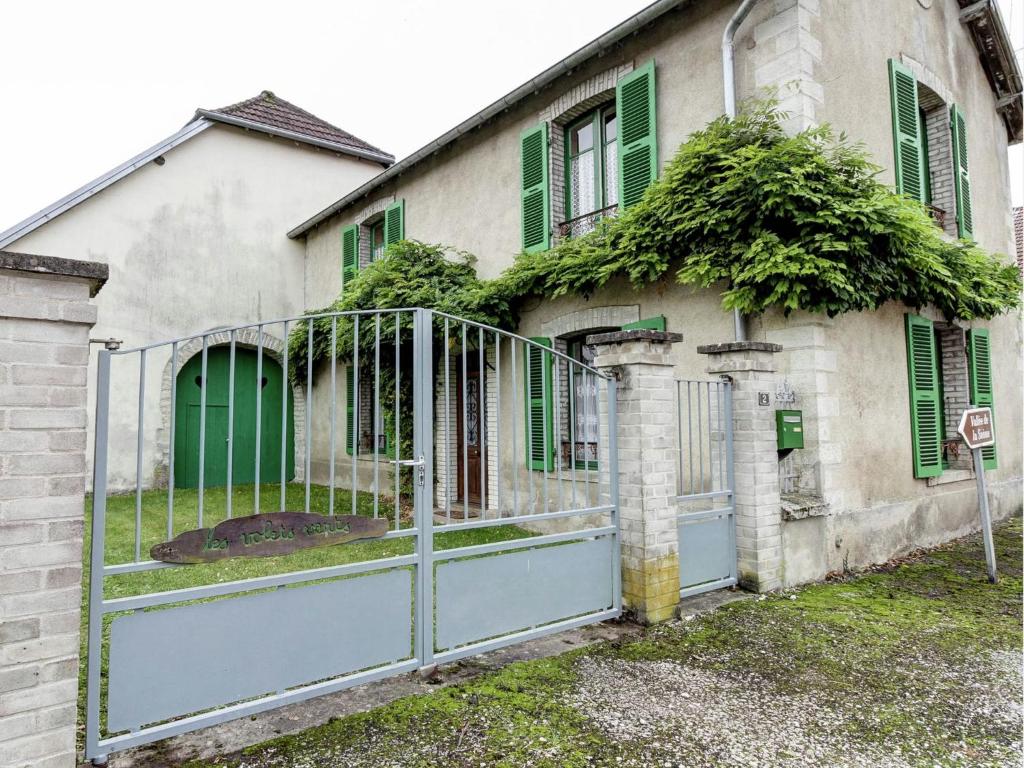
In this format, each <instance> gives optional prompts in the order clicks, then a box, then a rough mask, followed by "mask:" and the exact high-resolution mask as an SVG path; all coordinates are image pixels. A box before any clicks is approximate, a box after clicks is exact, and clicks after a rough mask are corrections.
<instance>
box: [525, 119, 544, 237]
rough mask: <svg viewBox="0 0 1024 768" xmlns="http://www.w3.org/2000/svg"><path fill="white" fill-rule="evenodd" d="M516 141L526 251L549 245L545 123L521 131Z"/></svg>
mask: <svg viewBox="0 0 1024 768" xmlns="http://www.w3.org/2000/svg"><path fill="white" fill-rule="evenodd" d="M519 141H520V149H521V156H520V166H521V168H520V170H521V172H522V175H521V185H520V195H521V200H520V203H521V206H520V207H521V209H522V234H523V238H522V242H523V250H524V251H525V252H526V253H534V252H535V251H546V250H547V249H548V248H550V247H551V204H550V202H549V198H548V124H547V123H541V124H540V125H538V126H535V127H533V128H530V129H529V130H528V131H524V132H523V134H522V136H520V138H519Z"/></svg>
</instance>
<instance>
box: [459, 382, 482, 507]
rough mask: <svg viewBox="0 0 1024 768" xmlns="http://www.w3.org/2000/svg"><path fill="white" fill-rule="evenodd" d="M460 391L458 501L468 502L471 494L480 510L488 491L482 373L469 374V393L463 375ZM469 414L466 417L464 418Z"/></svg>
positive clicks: (471, 500)
mask: <svg viewBox="0 0 1024 768" xmlns="http://www.w3.org/2000/svg"><path fill="white" fill-rule="evenodd" d="M456 388H457V390H458V398H457V409H458V416H457V418H456V422H457V423H458V440H459V443H458V454H459V456H458V475H457V478H456V482H457V484H458V500H459V501H462V502H465V501H466V492H467V490H468V491H469V503H470V504H471V505H476V506H480V505H481V504H482V501H483V496H484V493H485V488H486V482H487V477H486V474H487V473H486V470H484V462H485V457H484V453H485V450H486V449H485V440H486V436H485V434H484V432H485V419H484V407H483V406H484V402H485V401H484V393H483V384H482V379H481V377H480V371H478V370H470V371H467V372H466V383H465V391H463V384H462V376H461V371H460V373H459V375H457V376H456ZM463 414H465V417H463Z"/></svg>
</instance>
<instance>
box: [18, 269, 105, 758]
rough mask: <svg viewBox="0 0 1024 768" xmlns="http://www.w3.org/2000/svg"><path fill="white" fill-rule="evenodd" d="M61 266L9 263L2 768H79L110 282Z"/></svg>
mask: <svg viewBox="0 0 1024 768" xmlns="http://www.w3.org/2000/svg"><path fill="white" fill-rule="evenodd" d="M16 257H20V258H16ZM62 261H63V260H59V259H42V258H40V257H21V255H18V254H0V765H3V766H8V767H10V768H15V767H17V768H22V767H23V766H32V767H33V768H41V767H42V766H47V767H50V766H53V767H57V766H65V767H70V766H73V765H74V764H75V719H76V699H77V692H78V648H79V618H80V617H79V606H80V604H81V581H82V533H83V526H84V496H85V450H86V444H85V443H86V438H85V426H86V410H85V408H86V371H87V367H88V360H89V329H90V328H91V327H92V324H93V323H94V322H95V320H96V307H95V306H93V305H91V304H90V303H89V299H90V294H91V293H93V292H94V291H95V289H96V288H98V286H99V285H100V284H102V279H98V278H96V277H95V276H93V277H89V276H88V275H89V273H90V269H89V268H88V263H86V262H79V263H78V264H80V265H82V264H84V265H87V266H86V268H84V269H83V268H80V267H75V266H68V265H62V264H61V263H60V262H62ZM15 267H24V268H31V271H27V269H16V268H15ZM92 267H95V268H96V269H92V270H91V271H92V272H93V273H96V274H101V275H102V276H103V278H104V279H105V274H106V267H103V266H102V265H92ZM62 270H63V271H65V272H67V271H71V272H72V273H73V274H70V275H68V274H60V272H61V271H62Z"/></svg>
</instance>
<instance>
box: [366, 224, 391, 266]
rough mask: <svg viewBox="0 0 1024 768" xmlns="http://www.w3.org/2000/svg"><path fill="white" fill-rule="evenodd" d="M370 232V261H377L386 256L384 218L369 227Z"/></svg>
mask: <svg viewBox="0 0 1024 768" xmlns="http://www.w3.org/2000/svg"><path fill="white" fill-rule="evenodd" d="M369 230H370V261H376V260H377V259H379V258H380V257H381V256H383V255H384V249H385V248H386V247H387V245H386V243H385V242H384V240H385V238H384V217H383V216H382V217H381V218H380V219H378V220H377V221H375V222H374V223H373V224H370V225H369Z"/></svg>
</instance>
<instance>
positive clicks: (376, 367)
mask: <svg viewBox="0 0 1024 768" xmlns="http://www.w3.org/2000/svg"><path fill="white" fill-rule="evenodd" d="M373 339H374V344H373V516H374V517H379V516H380V315H379V314H376V315H374V329H373Z"/></svg>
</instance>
